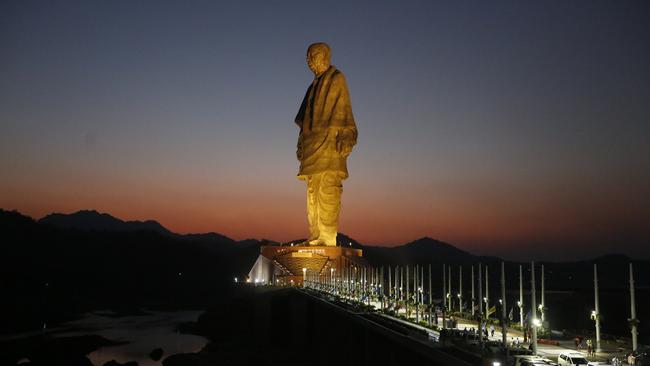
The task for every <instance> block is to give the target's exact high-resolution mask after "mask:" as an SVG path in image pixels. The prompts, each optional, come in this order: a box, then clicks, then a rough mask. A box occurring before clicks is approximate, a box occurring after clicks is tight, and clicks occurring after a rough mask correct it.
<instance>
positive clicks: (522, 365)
mask: <svg viewBox="0 0 650 366" xmlns="http://www.w3.org/2000/svg"><path fill="white" fill-rule="evenodd" d="M514 359H515V362H514V364H515V366H531V365H550V366H553V365H557V364H556V363H555V362H553V361H552V360H549V359H548V358H544V357H540V356H533V355H517V356H515V357H514Z"/></svg>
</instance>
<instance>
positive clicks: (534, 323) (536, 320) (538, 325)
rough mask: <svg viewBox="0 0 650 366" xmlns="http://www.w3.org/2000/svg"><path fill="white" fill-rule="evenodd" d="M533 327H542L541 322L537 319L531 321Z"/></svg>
mask: <svg viewBox="0 0 650 366" xmlns="http://www.w3.org/2000/svg"><path fill="white" fill-rule="evenodd" d="M533 325H534V326H536V327H540V326H541V325H542V322H541V321H540V320H539V319H537V318H535V319H533Z"/></svg>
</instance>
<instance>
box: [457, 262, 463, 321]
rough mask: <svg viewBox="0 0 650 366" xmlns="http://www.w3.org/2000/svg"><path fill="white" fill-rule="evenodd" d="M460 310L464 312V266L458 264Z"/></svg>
mask: <svg viewBox="0 0 650 366" xmlns="http://www.w3.org/2000/svg"><path fill="white" fill-rule="evenodd" d="M458 276H459V277H458V312H459V313H461V314H462V313H463V266H458Z"/></svg>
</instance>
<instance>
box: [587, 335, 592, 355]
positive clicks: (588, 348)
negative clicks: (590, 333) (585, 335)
mask: <svg viewBox="0 0 650 366" xmlns="http://www.w3.org/2000/svg"><path fill="white" fill-rule="evenodd" d="M593 352H594V345H593V343H592V341H591V339H587V356H589V357H591V356H593V355H594V353H593Z"/></svg>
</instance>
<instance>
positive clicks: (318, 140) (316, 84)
mask: <svg viewBox="0 0 650 366" xmlns="http://www.w3.org/2000/svg"><path fill="white" fill-rule="evenodd" d="M307 65H308V66H309V69H310V70H311V71H312V72H313V73H314V81H313V82H312V83H311V85H310V86H309V88H308V89H307V93H306V94H305V99H304V100H303V101H302V105H301V106H300V110H299V111H298V115H297V116H296V124H297V125H298V127H300V136H299V137H298V150H297V152H296V155H297V157H298V160H300V172H299V173H298V179H301V180H305V181H306V182H307V219H308V221H309V239H308V240H307V242H306V243H305V244H309V245H331V246H335V245H336V233H337V229H338V222H339V211H340V209H341V193H342V192H343V186H342V185H341V182H342V180H343V179H346V178H347V177H348V168H347V157H348V156H349V155H350V153H351V152H352V147H353V146H354V145H355V144H356V143H357V127H356V125H355V123H354V117H353V116H352V105H351V104H350V94H349V92H348V87H347V85H346V82H345V77H344V76H343V73H342V72H341V71H339V70H337V69H336V67H334V66H332V65H330V48H329V46H328V45H327V44H325V43H314V44H312V45H311V46H309V49H308V50H307Z"/></svg>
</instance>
